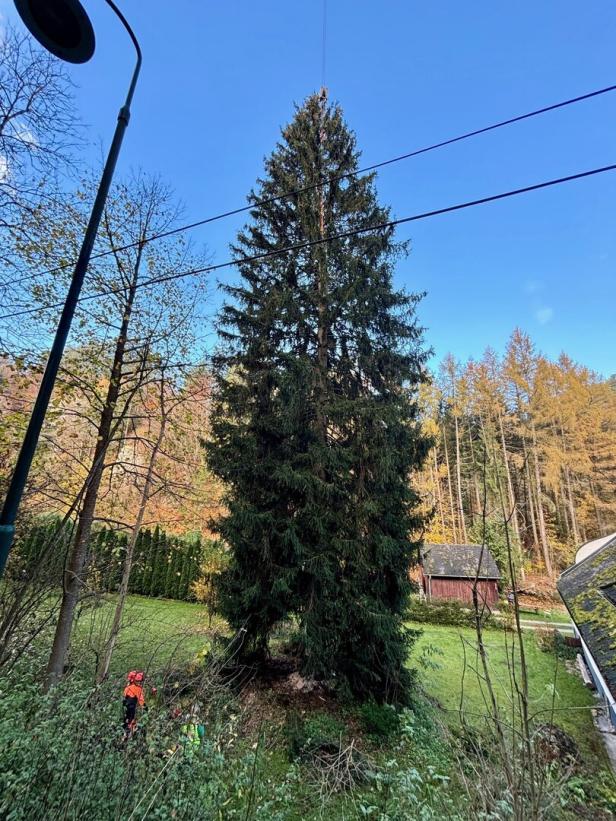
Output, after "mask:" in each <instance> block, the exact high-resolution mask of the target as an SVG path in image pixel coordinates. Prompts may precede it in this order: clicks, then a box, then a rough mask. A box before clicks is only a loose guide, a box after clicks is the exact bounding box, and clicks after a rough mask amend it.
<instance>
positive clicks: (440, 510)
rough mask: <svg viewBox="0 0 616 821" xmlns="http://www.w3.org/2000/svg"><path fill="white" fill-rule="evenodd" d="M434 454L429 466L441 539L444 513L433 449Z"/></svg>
mask: <svg viewBox="0 0 616 821" xmlns="http://www.w3.org/2000/svg"><path fill="white" fill-rule="evenodd" d="M433 453H434V467H432V466H430V472H431V473H432V483H433V484H434V487H435V489H436V501H437V506H438V513H439V518H440V520H441V533H442V534H443V537H444V536H445V513H444V511H443V496H442V494H441V482H440V479H439V475H438V457H437V454H436V448H433Z"/></svg>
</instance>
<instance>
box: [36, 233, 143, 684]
mask: <svg viewBox="0 0 616 821" xmlns="http://www.w3.org/2000/svg"><path fill="white" fill-rule="evenodd" d="M140 258H141V249H140V251H139V255H138V258H137V259H138V261H137V264H136V265H135V271H134V275H133V279H132V282H131V285H130V288H129V291H128V294H127V298H126V303H125V306H124V314H123V316H122V324H121V326H120V331H119V333H118V336H117V339H116V346H115V352H114V356H113V366H112V369H111V378H110V380H109V386H108V388H107V396H106V398H105V404H104V407H103V412H102V414H101V418H100V422H99V425H98V432H97V438H96V447H95V449H94V456H93V459H92V463H91V466H90V471H89V477H88V481H87V487H86V491H85V494H84V499H83V505H82V508H81V511H80V513H79V521H78V522H77V527H76V530H75V538H74V540H73V547H72V550H71V554H70V557H69V561H68V565H67V567H66V569H65V571H64V577H63V593H62V603H61V605H60V613H59V616H58V622H57V624H56V631H55V635H54V640H53V645H52V648H51V654H50V656H49V662H48V664H47V674H46V688H47V689H49V688H50V687H53V686H54V685H55V684H56V683H57V682H58V681H59V680H60V678H62V675H63V673H64V665H65V661H66V654H67V652H68V648H69V644H70V640H71V631H72V628H73V620H74V617H75V609H76V607H77V603H78V602H79V598H80V596H81V591H82V588H83V585H84V576H85V570H86V566H87V560H88V554H89V546H90V534H91V531H92V522H93V520H94V512H95V509H96V502H97V499H98V491H99V488H100V484H101V479H102V477H103V471H104V468H105V457H106V455H107V449H108V448H109V444H110V441H111V437H112V428H113V422H114V413H115V409H116V405H117V401H118V397H119V393H120V383H121V379H122V367H123V364H124V354H125V350H126V340H127V335H128V326H129V324H130V318H131V314H132V309H133V301H134V298H135V285H136V280H137V272H138V269H139V260H140Z"/></svg>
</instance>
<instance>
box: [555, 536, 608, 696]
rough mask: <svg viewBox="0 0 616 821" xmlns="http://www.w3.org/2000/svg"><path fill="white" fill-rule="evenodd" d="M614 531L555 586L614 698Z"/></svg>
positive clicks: (566, 572) (564, 574)
mask: <svg viewBox="0 0 616 821" xmlns="http://www.w3.org/2000/svg"><path fill="white" fill-rule="evenodd" d="M615 582H616V534H614V537H613V538H612V539H611V540H610V541H609V542H607V544H605V545H603V547H601V548H599V550H597V551H596V552H595V553H591V554H590V556H587V557H586V558H585V559H583V560H582V561H581V562H578V564H574V565H573V567H570V568H569V569H568V570H565V572H564V573H563V574H562V576H561V577H560V579H559V580H558V582H557V583H556V586H557V588H558V592H559V593H560V595H561V597H562V600H563V601H564V603H565V604H566V605H567V610H568V611H569V613H570V614H571V618H572V619H573V621H574V622H575V624H576V627H577V629H578V630H579V632H580V635H581V636H582V638H583V639H584V641H585V642H586V645H587V647H588V649H589V650H590V652H591V653H592V656H593V658H594V660H595V661H596V663H597V667H598V668H599V669H600V670H601V674H602V676H603V678H604V679H605V681H606V682H607V685H608V687H609V688H610V691H611V693H612V695H613V696H614V697H615V698H616V605H615V604H614V603H613V601H611V597H610V592H611V591H610V589H609V588H610V587H611V586H612V585H613V584H614V583H615Z"/></svg>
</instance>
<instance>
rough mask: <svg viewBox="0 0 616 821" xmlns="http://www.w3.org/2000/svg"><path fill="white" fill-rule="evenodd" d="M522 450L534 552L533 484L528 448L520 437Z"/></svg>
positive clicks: (537, 539) (535, 533) (537, 541)
mask: <svg viewBox="0 0 616 821" xmlns="http://www.w3.org/2000/svg"><path fill="white" fill-rule="evenodd" d="M522 450H523V452H524V474H525V479H526V504H527V507H528V515H529V518H530V525H531V530H532V534H533V547H534V548H535V550H536V549H537V547H538V546H539V533H538V532H537V522H536V519H535V503H534V499H533V483H532V480H531V477H530V462H529V456H528V448H527V446H526V438H525V437H524V436H522Z"/></svg>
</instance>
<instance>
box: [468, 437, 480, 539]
mask: <svg viewBox="0 0 616 821" xmlns="http://www.w3.org/2000/svg"><path fill="white" fill-rule="evenodd" d="M467 430H468V444H469V448H470V454H471V475H472V483H473V491H474V493H475V501H474V505H473V499H472V495H471V497H470V501H471V524H475V513H476V514H477V516H481V493H480V491H479V480H478V478H477V473H476V471H475V448H474V447H473V432H472V430H471V426H470V425H469V426H468V428H467Z"/></svg>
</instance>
